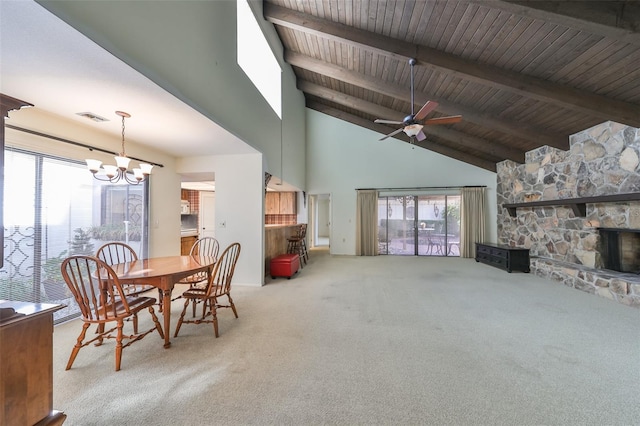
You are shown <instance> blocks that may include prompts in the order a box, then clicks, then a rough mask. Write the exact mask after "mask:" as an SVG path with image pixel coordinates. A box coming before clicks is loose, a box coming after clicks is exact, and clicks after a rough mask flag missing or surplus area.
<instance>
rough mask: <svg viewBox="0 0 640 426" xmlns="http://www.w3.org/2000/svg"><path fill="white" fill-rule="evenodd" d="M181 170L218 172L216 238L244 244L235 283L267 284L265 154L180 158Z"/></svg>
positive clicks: (224, 243)
mask: <svg viewBox="0 0 640 426" xmlns="http://www.w3.org/2000/svg"><path fill="white" fill-rule="evenodd" d="M177 167H178V172H181V171H187V170H188V171H189V172H190V173H206V172H211V171H213V170H215V174H216V204H215V211H216V213H215V216H216V239H217V240H218V241H219V242H220V249H221V250H223V249H224V248H225V247H227V246H228V245H229V244H231V243H233V242H239V243H240V244H241V247H242V249H241V253H240V258H239V259H238V265H237V266H236V271H235V275H234V278H233V281H234V284H237V285H252V286H260V285H263V284H264V255H263V247H264V172H263V171H262V154H259V153H256V154H245V155H217V156H210V157H190V158H182V159H180V160H178V166H177Z"/></svg>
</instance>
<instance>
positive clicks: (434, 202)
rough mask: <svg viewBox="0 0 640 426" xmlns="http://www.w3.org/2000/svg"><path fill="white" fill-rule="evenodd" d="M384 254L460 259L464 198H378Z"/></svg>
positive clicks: (380, 235) (423, 196) (380, 232)
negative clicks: (462, 204) (462, 200)
mask: <svg viewBox="0 0 640 426" xmlns="http://www.w3.org/2000/svg"><path fill="white" fill-rule="evenodd" d="M378 250H379V253H380V254H392V255H409V256H415V255H419V256H460V196H459V195H401V196H384V197H378Z"/></svg>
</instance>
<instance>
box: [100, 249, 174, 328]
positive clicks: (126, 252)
mask: <svg viewBox="0 0 640 426" xmlns="http://www.w3.org/2000/svg"><path fill="white" fill-rule="evenodd" d="M96 257H97V258H98V259H100V260H102V261H103V262H104V263H106V264H107V265H109V266H113V265H117V264H118V263H125V262H133V261H134V260H138V255H137V254H136V251H135V250H134V249H133V248H131V246H130V245H128V244H125V243H122V242H119V241H113V242H110V243H106V244H104V245H103V246H101V247H100V248H99V249H98V250H97V251H96ZM121 284H122V288H123V290H124V292H125V293H126V294H127V296H137V295H139V294H142V293H145V292H147V291H149V290H152V289H153V286H152V285H148V284H136V283H127V282H123V283H121ZM158 293H159V298H158V301H161V300H162V292H160V291H159V290H158ZM159 303H160V302H159ZM159 306H160V307H162V304H159ZM132 321H133V331H134V333H137V332H138V317H137V316H136V315H134V317H133V318H132Z"/></svg>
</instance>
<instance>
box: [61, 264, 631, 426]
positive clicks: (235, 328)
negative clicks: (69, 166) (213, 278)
mask: <svg viewBox="0 0 640 426" xmlns="http://www.w3.org/2000/svg"><path fill="white" fill-rule="evenodd" d="M233 294H234V295H235V300H236V305H237V307H238V314H239V316H240V318H239V319H235V318H234V317H233V313H232V312H231V311H230V310H228V309H226V310H221V311H220V313H219V315H218V318H219V323H220V338H218V339H215V338H214V335H213V328H212V326H211V325H189V324H187V325H184V326H183V328H182V330H181V332H180V333H181V334H180V336H178V337H177V338H172V342H173V345H172V347H171V348H170V349H168V350H165V349H163V347H162V341H161V339H160V338H159V336H158V335H157V334H151V335H149V336H147V337H146V338H145V339H144V340H142V341H141V342H137V343H136V344H134V345H133V346H131V347H129V348H127V349H125V351H124V354H123V361H122V370H121V371H119V372H115V371H114V354H113V345H114V343H113V342H109V343H108V344H107V345H106V346H103V347H93V346H89V347H86V348H84V349H82V350H81V351H80V354H79V355H78V358H77V359H76V362H75V364H74V366H73V368H72V369H71V370H70V371H64V367H65V364H66V361H67V358H68V356H69V352H70V350H71V347H72V345H73V343H74V341H75V338H76V336H77V334H78V332H79V330H80V323H79V321H72V322H69V323H66V324H62V325H60V326H57V327H56V328H55V332H54V408H56V409H58V410H63V411H65V412H66V413H67V415H68V420H67V422H66V423H65V424H66V425H138V426H142V425H213V424H216V425H218V424H220V425H247V424H269V425H271V424H277V425H282V424H284V425H315V424H339V425H354V424H367V425H368V424H385V425H386V424H394V425H417V424H429V425H448V424H450V425H476V424H482V425H538V424H548V425H631V424H640V420H639V419H640V404H638V401H639V398H640V331H639V330H640V327H639V326H640V311H639V310H637V309H633V308H629V307H626V306H622V305H619V304H617V303H615V302H611V301H608V300H604V299H602V298H599V297H595V296H592V295H588V294H585V293H583V292H580V291H577V290H574V289H570V288H567V287H565V286H563V285H561V284H558V283H554V282H549V281H545V280H543V279H540V278H538V277H535V276H533V275H530V274H522V273H513V274H508V273H506V272H504V271H501V270H498V269H495V268H492V267H490V266H486V265H482V264H477V263H476V262H475V261H473V260H469V259H460V258H425V257H392V256H380V257H347V256H341V257H338V256H329V255H328V254H327V253H326V252H323V251H312V253H311V263H310V264H309V265H308V266H307V267H305V268H304V269H302V270H301V272H300V273H299V274H298V275H297V276H295V277H294V278H293V279H291V280H287V279H276V280H270V282H269V283H268V285H266V286H264V287H262V288H247V287H236V288H235V289H234V291H233ZM181 304H182V302H181V301H176V302H174V305H173V313H172V327H175V324H176V321H177V318H178V315H179V310H180V307H181ZM141 317H142V318H141V324H142V325H146V324H149V323H150V320H149V316H148V315H147V314H144V315H142V316H141ZM142 325H141V326H142ZM173 331H174V330H172V335H173Z"/></svg>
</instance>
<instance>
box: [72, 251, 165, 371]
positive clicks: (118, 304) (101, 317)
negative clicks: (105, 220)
mask: <svg viewBox="0 0 640 426" xmlns="http://www.w3.org/2000/svg"><path fill="white" fill-rule="evenodd" d="M61 271H62V277H63V278H64V281H65V282H66V283H67V286H68V287H69V290H71V293H72V294H73V297H74V298H75V300H76V302H77V304H78V307H79V308H80V312H81V314H82V321H83V324H82V330H81V331H80V335H79V336H78V339H77V341H76V344H75V346H74V347H73V350H72V351H71V356H70V357H69V361H68V362H67V367H66V370H69V369H70V368H71V366H72V365H73V362H74V361H75V359H76V356H77V355H78V352H79V351H80V349H81V348H83V347H85V346H87V345H89V344H90V343H92V342H95V341H97V343H96V346H100V345H102V343H103V341H104V340H105V339H115V340H116V348H115V351H116V371H119V370H120V363H121V360H122V350H123V349H124V348H126V347H128V346H129V345H131V344H132V343H133V342H136V341H138V340H140V339H142V338H143V337H144V336H146V335H147V334H149V333H151V332H153V331H154V330H157V331H158V334H160V337H161V338H162V339H164V333H163V332H162V327H161V326H160V323H159V322H158V317H157V316H156V314H155V312H154V311H153V305H154V304H155V303H156V300H155V299H154V298H152V297H141V296H128V295H127V294H126V292H125V291H124V289H123V287H122V284H121V283H120V281H119V280H118V277H117V275H116V274H115V272H113V269H111V267H110V266H109V265H107V264H106V263H105V262H103V261H102V260H100V259H98V258H97V257H93V256H84V255H78V256H71V257H69V258H67V259H65V260H64V261H63V262H62V265H61ZM144 308H148V309H149V313H150V314H151V318H152V319H153V323H154V327H153V328H151V329H149V330H147V331H145V332H142V333H138V332H137V331H134V333H133V334H127V335H125V334H124V332H123V327H124V321H125V319H127V318H131V317H134V316H136V317H137V314H138V312H140V311H141V310H143V309H144ZM108 323H115V326H114V327H112V328H110V329H108V330H105V328H106V327H105V326H106V324H108ZM91 324H97V325H98V329H97V330H96V334H97V336H95V337H94V338H93V339H91V340H88V341H86V342H85V341H84V340H85V335H86V333H87V329H88V328H89V326H91ZM114 331H115V335H114V334H113V332H114ZM123 340H126V343H125V344H123Z"/></svg>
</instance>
